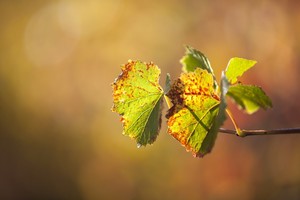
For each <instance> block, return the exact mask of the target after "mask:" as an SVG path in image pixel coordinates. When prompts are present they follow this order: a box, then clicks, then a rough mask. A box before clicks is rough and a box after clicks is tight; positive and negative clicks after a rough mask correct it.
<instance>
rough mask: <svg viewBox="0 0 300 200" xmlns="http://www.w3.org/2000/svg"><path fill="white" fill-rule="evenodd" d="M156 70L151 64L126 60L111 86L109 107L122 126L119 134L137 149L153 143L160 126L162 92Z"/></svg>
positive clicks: (158, 73)
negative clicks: (126, 137)
mask: <svg viewBox="0 0 300 200" xmlns="http://www.w3.org/2000/svg"><path fill="white" fill-rule="evenodd" d="M159 77H160V69H159V68H158V67H157V66H156V65H154V64H153V63H143V62H140V61H129V62H128V63H127V64H126V65H124V66H122V73H121V74H120V75H119V77H118V78H117V79H116V80H115V82H114V83H113V85H112V86H113V102H114V105H113V108H112V110H113V111H114V112H117V113H119V114H120V115H121V116H122V117H121V121H122V123H123V134H124V135H127V136H129V137H131V138H133V139H135V140H136V141H137V144H138V147H139V146H141V145H144V146H145V145H146V144H151V143H153V142H154V141H155V139H156V137H157V135H158V133H159V130H160V125H161V109H162V106H161V102H162V97H163V90H162V88H161V86H160V85H159V83H158V82H159Z"/></svg>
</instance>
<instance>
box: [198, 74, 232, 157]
mask: <svg viewBox="0 0 300 200" xmlns="http://www.w3.org/2000/svg"><path fill="white" fill-rule="evenodd" d="M229 85H230V84H229V82H228V80H227V78H226V76H225V74H224V72H222V77H221V88H220V89H221V96H220V99H221V103H220V105H219V111H218V115H217V116H216V118H215V119H214V122H213V125H212V127H211V129H210V130H209V132H208V134H207V136H206V138H205V139H204V141H203V143H202V145H201V148H200V152H199V155H200V156H204V155H205V154H207V153H209V152H210V151H211V150H212V148H213V146H214V144H215V141H216V138H217V135H218V132H219V129H220V127H221V126H222V125H223V123H224V122H225V120H226V107H227V104H226V98H225V96H226V94H227V92H228V88H229Z"/></svg>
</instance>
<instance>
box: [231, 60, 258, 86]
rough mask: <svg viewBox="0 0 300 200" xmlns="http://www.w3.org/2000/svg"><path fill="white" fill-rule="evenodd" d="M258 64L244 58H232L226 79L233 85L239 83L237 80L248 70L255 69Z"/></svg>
mask: <svg viewBox="0 0 300 200" xmlns="http://www.w3.org/2000/svg"><path fill="white" fill-rule="evenodd" d="M256 63H257V62H256V61H255V60H247V59H244V58H231V59H230V60H229V63H228V65H227V68H226V77H227V79H228V81H229V82H230V83H231V84H234V83H236V82H237V78H238V77H239V76H242V75H243V74H244V73H245V72H246V71H247V70H248V69H250V68H251V67H253V66H254V65H255V64H256Z"/></svg>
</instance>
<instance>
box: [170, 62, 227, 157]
mask: <svg viewBox="0 0 300 200" xmlns="http://www.w3.org/2000/svg"><path fill="white" fill-rule="evenodd" d="M213 85H214V79H213V76H212V74H211V73H209V72H208V71H207V70H203V69H201V68H197V69H195V71H194V72H188V73H182V74H181V76H180V78H178V79H177V80H175V82H174V83H173V84H172V86H171V89H170V91H169V92H168V93H167V96H168V97H169V98H170V99H171V102H172V104H173V106H172V107H171V109H170V110H169V111H168V113H167V115H166V117H167V118H168V132H169V133H170V134H171V135H172V136H173V137H174V138H176V139H177V140H178V141H179V142H180V143H181V144H182V145H183V146H185V148H186V149H187V151H192V153H193V154H194V156H204V155H205V154H206V153H208V152H209V151H210V150H211V148H212V145H213V143H214V140H215V138H216V136H213V137H210V136H209V138H210V139H207V140H209V141H206V142H205V144H206V149H203V148H202V145H203V142H204V141H205V139H206V138H207V136H208V135H209V134H210V132H211V130H212V127H213V125H214V123H215V119H216V117H217V115H218V113H219V106H220V103H221V100H220V97H219V96H218V94H217V92H216V91H215V89H214V87H213ZM222 116H223V114H222ZM222 123H223V120H222ZM222 123H220V124H217V125H216V127H214V130H213V131H214V133H212V134H216V133H217V132H218V129H219V126H221V124H222Z"/></svg>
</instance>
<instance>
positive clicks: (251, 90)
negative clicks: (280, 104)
mask: <svg viewBox="0 0 300 200" xmlns="http://www.w3.org/2000/svg"><path fill="white" fill-rule="evenodd" d="M227 95H228V96H230V97H231V98H233V99H234V101H235V103H237V104H238V105H239V106H240V107H241V108H242V109H244V110H245V111H246V112H247V113H248V114H252V113H254V112H256V111H257V110H258V109H259V108H263V109H267V108H270V107H272V102H271V99H270V98H269V97H268V96H267V95H266V93H265V92H264V91H263V90H262V88H261V87H258V86H254V85H242V84H237V85H232V86H231V87H229V90H228V93H227Z"/></svg>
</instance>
